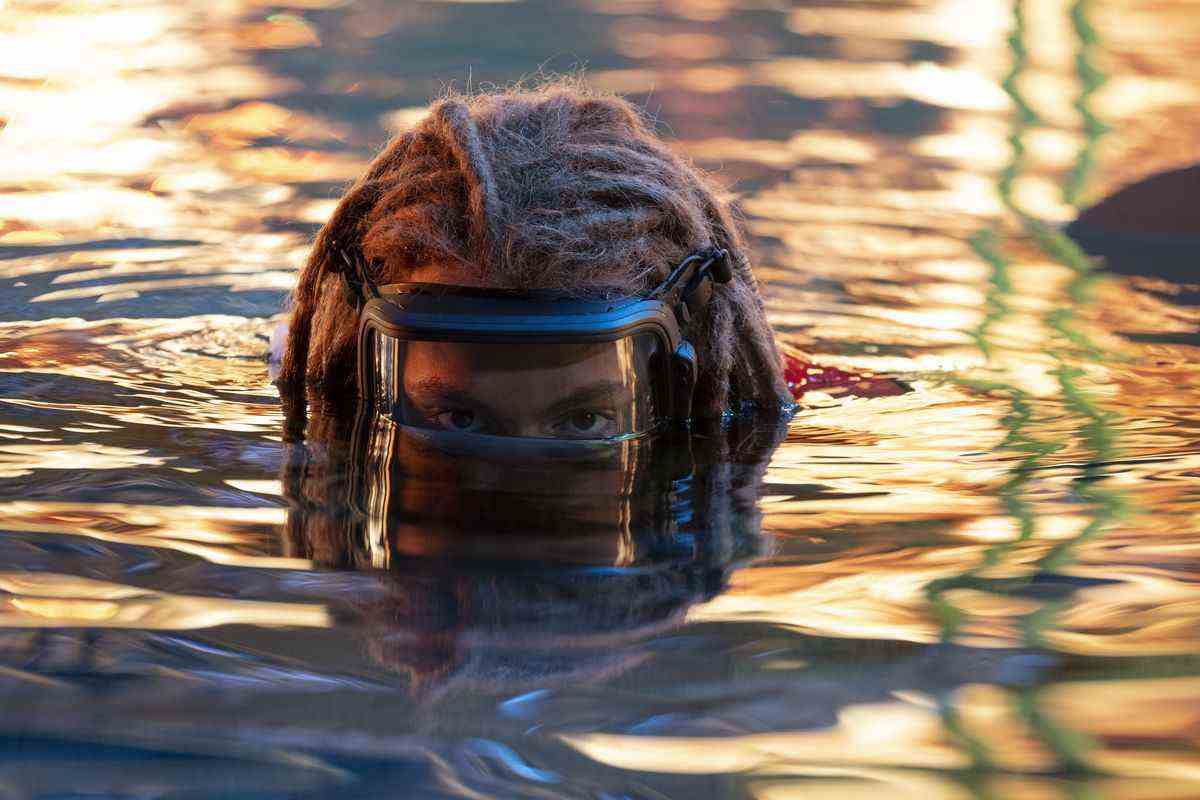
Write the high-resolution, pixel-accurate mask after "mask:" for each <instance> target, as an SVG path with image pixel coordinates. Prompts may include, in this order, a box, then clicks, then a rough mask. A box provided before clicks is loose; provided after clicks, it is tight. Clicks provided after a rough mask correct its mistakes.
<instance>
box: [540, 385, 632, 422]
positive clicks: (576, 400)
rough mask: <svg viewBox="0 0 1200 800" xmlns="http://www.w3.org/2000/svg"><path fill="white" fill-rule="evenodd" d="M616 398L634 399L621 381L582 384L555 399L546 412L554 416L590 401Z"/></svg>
mask: <svg viewBox="0 0 1200 800" xmlns="http://www.w3.org/2000/svg"><path fill="white" fill-rule="evenodd" d="M614 398H615V399H617V400H619V401H620V402H625V401H627V400H631V399H632V394H631V393H630V392H629V391H628V387H627V386H626V385H625V384H624V383H622V382H620V381H600V382H597V383H593V384H589V385H588V386H581V387H580V388H578V389H576V390H575V391H573V392H571V393H570V394H569V395H567V396H566V397H563V398H560V399H558V400H555V401H554V402H553V403H552V404H551V405H550V407H549V408H547V409H546V414H547V415H548V416H554V415H556V414H561V413H563V412H564V411H569V410H571V409H574V408H577V407H579V406H582V405H586V404H588V403H594V402H596V401H598V400H610V399H614Z"/></svg>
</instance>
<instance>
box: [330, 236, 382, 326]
mask: <svg viewBox="0 0 1200 800" xmlns="http://www.w3.org/2000/svg"><path fill="white" fill-rule="evenodd" d="M338 254H339V255H341V257H342V261H343V262H344V263H343V265H341V266H340V267H339V268H338V270H337V272H338V273H339V274H340V275H341V276H342V295H343V296H344V297H345V298H346V302H347V303H349V304H350V305H352V306H354V310H355V311H358V310H360V309H361V308H362V307H363V304H364V303H366V301H367V300H370V299H372V298H375V297H379V289H378V287H376V286H375V283H374V282H373V281H372V280H371V277H370V276H369V275H368V274H367V266H366V264H364V263H363V262H362V260H361V259H357V258H353V257H352V256H351V255H350V253H349V252H348V251H346V250H340V249H339V250H338Z"/></svg>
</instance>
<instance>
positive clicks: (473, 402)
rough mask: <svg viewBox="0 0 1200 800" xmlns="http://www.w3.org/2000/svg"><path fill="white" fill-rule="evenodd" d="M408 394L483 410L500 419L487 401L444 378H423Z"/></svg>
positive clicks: (418, 397)
mask: <svg viewBox="0 0 1200 800" xmlns="http://www.w3.org/2000/svg"><path fill="white" fill-rule="evenodd" d="M407 394H408V395H409V396H412V397H415V398H417V399H422V400H433V399H437V400H448V401H450V402H455V403H462V404H463V405H467V406H472V407H474V408H479V409H482V410H483V411H484V412H486V413H487V414H489V415H491V416H492V418H493V419H498V418H499V416H500V415H499V414H497V413H496V409H494V408H492V406H491V405H490V404H489V403H488V402H487V401H486V400H483V399H481V398H479V397H476V396H475V395H473V394H471V393H470V392H469V391H467V390H466V389H464V388H463V387H462V386H460V385H459V384H457V383H451V382H450V381H447V380H445V379H443V378H438V377H429V378H422V379H421V380H419V381H417V382H416V383H415V384H413V386H412V388H411V389H409V390H408V391H407Z"/></svg>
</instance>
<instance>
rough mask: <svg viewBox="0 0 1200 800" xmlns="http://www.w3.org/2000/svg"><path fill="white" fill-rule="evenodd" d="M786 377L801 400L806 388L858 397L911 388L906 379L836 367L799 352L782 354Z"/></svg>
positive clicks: (897, 391)
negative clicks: (814, 360)
mask: <svg viewBox="0 0 1200 800" xmlns="http://www.w3.org/2000/svg"><path fill="white" fill-rule="evenodd" d="M783 377H784V380H786V381H787V385H788V389H790V390H791V392H792V397H794V398H795V399H797V400H799V399H801V398H802V397H803V396H804V393H805V392H814V391H819V392H826V393H828V394H849V395H853V396H855V397H894V396H896V395H899V394H904V393H905V392H907V391H909V388H908V387H907V386H905V385H904V384H903V383H901V382H900V381H897V380H893V379H892V378H882V377H879V376H877V375H870V374H867V375H859V374H857V373H854V372H846V371H845V370H841V369H838V368H837V367H823V366H821V365H819V364H814V363H813V362H811V361H806V360H804V359H802V358H797V357H796V356H793V355H789V354H785V355H784V357H783Z"/></svg>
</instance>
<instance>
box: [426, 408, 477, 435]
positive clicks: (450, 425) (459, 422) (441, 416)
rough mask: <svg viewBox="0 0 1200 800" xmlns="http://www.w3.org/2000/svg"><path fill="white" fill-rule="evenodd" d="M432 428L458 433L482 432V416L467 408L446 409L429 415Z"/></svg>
mask: <svg viewBox="0 0 1200 800" xmlns="http://www.w3.org/2000/svg"><path fill="white" fill-rule="evenodd" d="M429 420H430V422H432V423H433V425H434V427H437V428H441V429H442V430H446V431H458V432H460V433H478V432H480V431H481V430H483V427H484V419H483V415H482V414H479V413H477V412H475V411H473V410H471V409H469V408H447V409H441V410H437V411H435V412H434V413H432V414H430V415H429Z"/></svg>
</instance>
